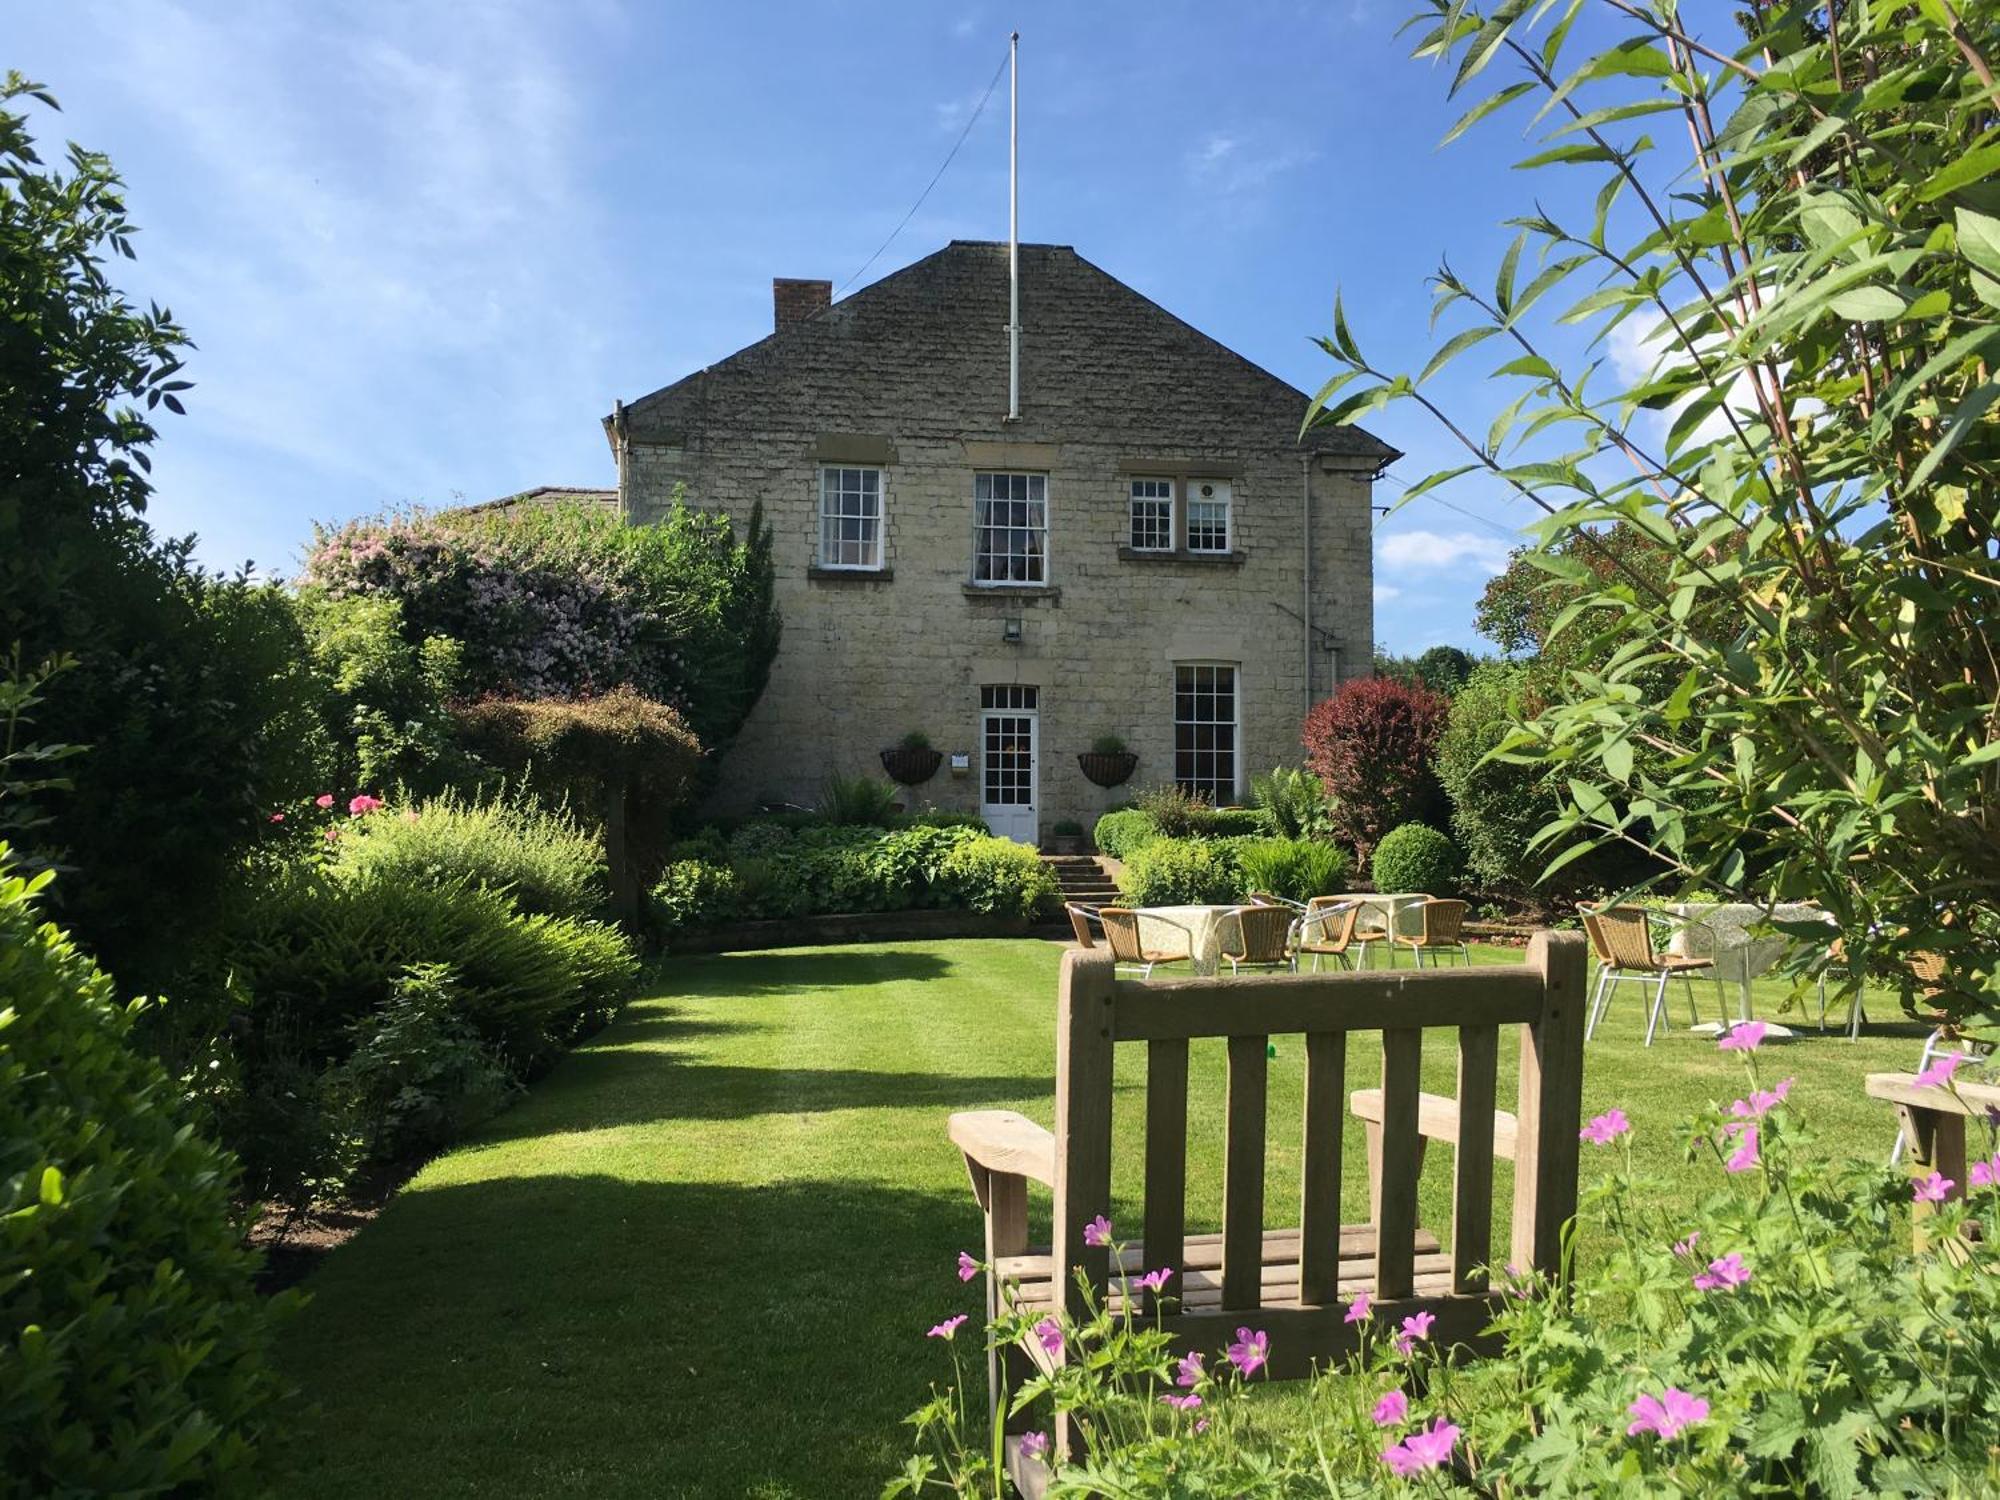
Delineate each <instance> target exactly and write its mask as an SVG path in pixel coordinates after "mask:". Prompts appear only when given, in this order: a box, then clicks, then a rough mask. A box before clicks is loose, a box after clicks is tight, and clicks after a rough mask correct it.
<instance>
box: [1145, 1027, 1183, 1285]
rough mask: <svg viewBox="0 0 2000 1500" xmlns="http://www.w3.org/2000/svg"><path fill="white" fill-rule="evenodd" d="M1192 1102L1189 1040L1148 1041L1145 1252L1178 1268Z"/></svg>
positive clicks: (1175, 1268) (1162, 1262) (1179, 1263)
mask: <svg viewBox="0 0 2000 1500" xmlns="http://www.w3.org/2000/svg"><path fill="white" fill-rule="evenodd" d="M1187 1100H1188V1044H1187V1041H1186V1039H1185V1038H1180V1037H1168V1038H1165V1039H1163V1040H1161V1041H1157V1042H1148V1043H1147V1044H1146V1198H1145V1203H1146V1210H1145V1213H1146V1241H1145V1243H1146V1253H1147V1254H1149V1255H1150V1256H1152V1257H1153V1264H1154V1265H1155V1266H1172V1267H1173V1268H1174V1270H1175V1271H1176V1272H1179V1270H1180V1268H1181V1265H1182V1263H1183V1259H1184V1251H1183V1246H1184V1245H1185V1244H1186V1237H1187ZM1149 1269H1150V1267H1149ZM1175 1290H1176V1291H1178V1290H1179V1288H1175Z"/></svg>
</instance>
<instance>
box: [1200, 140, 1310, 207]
mask: <svg viewBox="0 0 2000 1500" xmlns="http://www.w3.org/2000/svg"><path fill="white" fill-rule="evenodd" d="M1318 155H1319V153H1318V152H1316V151H1314V150H1312V149H1310V148H1309V147H1305V146H1291V145H1272V146H1260V145H1259V144H1258V143H1257V142H1254V141H1249V140H1246V139H1245V138H1244V137H1243V136H1241V135H1230V134H1227V133H1225V132H1222V131H1213V132H1211V133H1210V134H1208V135H1207V136H1204V137H1203V138H1202V139H1201V141H1200V142H1198V143H1197V144H1196V145H1195V147H1194V148H1193V149H1192V150H1191V151H1189V152H1188V154H1187V173H1188V180H1189V181H1190V182H1192V183H1193V184H1194V185H1195V186H1196V187H1199V188H1204V189H1206V190H1208V191H1211V192H1218V193H1249V192H1254V191H1256V190H1257V189H1259V188H1262V187H1264V186H1266V185H1267V184H1268V183H1270V182H1271V180H1272V179H1273V178H1276V177H1279V176H1282V175H1283V174H1284V173H1286V172H1289V171H1292V170H1294V169H1295V168H1298V167H1303V166H1305V165H1306V164H1307V163H1309V162H1311V161H1313V160H1315V159H1316V158H1317V157H1318Z"/></svg>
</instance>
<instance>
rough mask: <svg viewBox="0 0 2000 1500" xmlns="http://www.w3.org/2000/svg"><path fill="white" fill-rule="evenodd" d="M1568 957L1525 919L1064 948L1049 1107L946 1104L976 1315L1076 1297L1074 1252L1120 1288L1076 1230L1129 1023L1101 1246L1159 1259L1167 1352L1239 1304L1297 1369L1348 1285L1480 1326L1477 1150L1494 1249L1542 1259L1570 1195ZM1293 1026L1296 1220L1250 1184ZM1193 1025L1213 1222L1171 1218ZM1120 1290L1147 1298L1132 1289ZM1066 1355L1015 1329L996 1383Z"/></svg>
mask: <svg viewBox="0 0 2000 1500" xmlns="http://www.w3.org/2000/svg"><path fill="white" fill-rule="evenodd" d="M1585 968H1586V953H1585V948H1584V939H1583V936H1582V934H1580V933H1550V932H1544V933H1538V934H1537V935H1536V936H1535V938H1534V939H1533V941H1532V942H1531V943H1530V945H1529V948H1528V961H1527V963H1526V964H1525V965H1520V966H1511V965H1509V966H1499V967H1488V968H1467V969H1442V970H1440V969H1432V970H1422V971H1409V972H1401V973H1399V972H1395V971H1387V972H1367V971H1364V972H1360V973H1340V974H1335V973H1329V974H1291V975H1273V976H1269V977H1260V978H1254V979H1244V978H1232V979H1170V980H1154V981H1144V980H1132V979H1120V978H1117V977H1116V976H1115V974H1114V972H1113V967H1112V956H1111V954H1110V953H1108V952H1106V951H1104V950H1102V949H1091V950H1085V949H1081V948H1073V949H1071V950H1069V951H1068V952H1067V953H1065V954H1064V955H1063V967H1062V979H1061V985H1060V990H1059V994H1058V999H1057V1008H1056V1098H1055V1130H1054V1131H1053V1132H1051V1131H1048V1130H1044V1129H1043V1128H1042V1127H1040V1126H1039V1125H1037V1124H1035V1123H1034V1122H1033V1121H1030V1120H1028V1119H1026V1118H1025V1117H1024V1116H1021V1115H1019V1114H1016V1113H1014V1112H1012V1111H1004V1110H990V1111H979V1112H972V1113H964V1114H955V1115H953V1116H952V1117H951V1120H950V1127H949V1128H950V1135H951V1140H952V1142H953V1144H955V1145H956V1146H957V1147H958V1148H959V1150H960V1151H961V1152H962V1153H964V1156H965V1163H966V1168H967V1170H968V1172H969V1173H970V1174H971V1177H972V1188H973V1193H974V1195H975V1197H976V1198H977V1199H978V1202H979V1205H980V1207H981V1208H982V1209H983V1210H984V1211H985V1218H986V1260H987V1263H988V1265H989V1266H990V1267H992V1271H991V1273H990V1274H989V1277H988V1284H987V1309H988V1313H989V1315H991V1314H994V1313H997V1312H999V1311H1001V1310H1002V1309H1009V1308H1011V1309H1018V1310H1024V1311H1026V1310H1039V1309H1045V1308H1054V1307H1056V1306H1057V1305H1058V1303H1060V1304H1061V1305H1062V1306H1064V1307H1065V1308H1066V1309H1067V1310H1068V1311H1069V1313H1070V1315H1071V1316H1073V1317H1078V1318H1081V1317H1082V1316H1083V1315H1084V1298H1083V1292H1082V1290H1081V1289H1080V1288H1079V1287H1078V1286H1077V1285H1076V1283H1075V1280H1074V1278H1073V1276H1072V1274H1071V1272H1072V1269H1073V1268H1081V1270H1082V1272H1083V1274H1084V1276H1085V1277H1086V1278H1087V1279H1088V1280H1089V1282H1090V1283H1091V1285H1092V1287H1093V1289H1094V1291H1095V1292H1096V1294H1097V1295H1098V1296H1099V1297H1101V1298H1103V1299H1104V1300H1105V1301H1107V1302H1108V1303H1109V1304H1110V1305H1111V1306H1112V1307H1114V1308H1115V1307H1117V1306H1118V1305H1119V1299H1118V1295H1117V1289H1116V1287H1115V1285H1113V1284H1112V1280H1111V1278H1112V1271H1113V1268H1112V1265H1111V1251H1110V1250H1109V1249H1107V1248H1104V1247H1099V1246H1092V1245H1088V1244H1086V1243H1085V1242H1084V1229H1085V1226H1086V1225H1088V1224H1089V1223H1090V1222H1091V1221H1092V1220H1093V1219H1095V1218H1096V1217H1097V1216H1098V1215H1100V1214H1103V1215H1106V1216H1109V1215H1110V1213H1111V1198H1112V1182H1111V1176H1112V1171H1111V1165H1112V1137H1111V1099H1112V1072H1113V1062H1114V1057H1115V1054H1116V1051H1117V1049H1118V1047H1119V1046H1120V1045H1121V1044H1126V1043H1143V1044H1144V1046H1145V1048H1146V1076H1145V1099H1144V1117H1145V1147H1144V1169H1143V1174H1142V1175H1143V1184H1142V1186H1143V1197H1142V1202H1143V1212H1142V1223H1141V1225H1140V1226H1139V1227H1140V1230H1141V1233H1140V1234H1138V1235H1137V1236H1134V1235H1133V1234H1131V1232H1130V1230H1131V1226H1129V1225H1124V1226H1120V1235H1119V1237H1120V1238H1121V1239H1123V1240H1128V1241H1131V1242H1132V1243H1130V1244H1128V1245H1127V1246H1126V1249H1125V1251H1124V1255H1123V1258H1122V1260H1121V1262H1120V1266H1121V1268H1122V1269H1124V1270H1126V1271H1128V1272H1134V1273H1136V1272H1138V1271H1143V1270H1154V1269H1157V1268H1159V1267H1162V1266H1165V1267H1171V1268H1172V1269H1173V1271H1174V1276H1173V1278H1172V1280H1171V1281H1170V1282H1169V1283H1168V1290H1167V1292H1166V1294H1165V1295H1164V1297H1163V1298H1162V1299H1161V1300H1160V1303H1159V1308H1158V1310H1159V1311H1160V1312H1161V1314H1162V1326H1163V1327H1164V1328H1165V1329H1166V1331H1167V1332H1168V1333H1170V1334H1171V1335H1172V1336H1173V1338H1174V1340H1175V1344H1176V1346H1177V1348H1178V1349H1179V1350H1180V1351H1181V1352H1192V1351H1199V1352H1202V1353H1204V1354H1205V1355H1207V1356H1209V1357H1210V1358H1211V1359H1214V1358H1217V1357H1220V1354H1221V1352H1222V1351H1223V1350H1224V1349H1225V1348H1226V1347H1227V1346H1228V1344H1229V1343H1230V1341H1231V1339H1232V1338H1233V1336H1234V1333H1235V1330H1236V1328H1237V1327H1238V1326H1239V1325H1242V1324H1250V1325H1253V1326H1256V1327H1258V1328H1261V1329H1263V1330H1265V1331H1266V1332H1268V1334H1269V1335H1270V1362H1269V1366H1268V1371H1269V1374H1270V1376H1271V1377H1273V1378H1278V1379H1286V1378H1299V1377H1302V1376H1306V1375H1309V1374H1311V1373H1312V1370H1313V1368H1314V1367H1315V1365H1319V1366H1324V1365H1326V1364H1327V1363H1328V1362H1329V1361H1332V1360H1334V1359H1337V1358H1339V1357H1340V1356H1342V1355H1344V1354H1346V1353H1348V1352H1350V1351H1351V1350H1352V1349H1353V1348H1354V1346H1355V1329H1354V1328H1353V1327H1352V1326H1351V1325H1349V1324H1347V1323H1346V1322H1345V1321H1344V1318H1345V1310H1346V1304H1347V1303H1348V1302H1349V1301H1350V1300H1351V1299H1352V1298H1353V1297H1354V1296H1355V1294H1356V1293H1358V1292H1361V1291H1364V1290H1365V1291H1367V1292H1368V1293H1369V1294H1370V1295H1371V1297H1372V1298H1373V1299H1374V1301H1375V1306H1376V1317H1377V1319H1378V1320H1396V1319H1400V1318H1402V1317H1404V1316H1406V1315H1408V1314H1411V1313H1415V1312H1420V1311H1422V1312H1430V1313H1432V1314H1433V1315H1434V1316H1435V1317H1436V1320H1437V1321H1436V1324H1435V1325H1434V1329H1433V1334H1432V1336H1433V1337H1434V1338H1437V1339H1439V1340H1441V1341H1444V1342H1452V1341H1462V1342H1466V1343H1470V1344H1473V1345H1475V1346H1480V1345H1481V1344H1482V1343H1483V1340H1482V1335H1483V1334H1484V1331H1485V1328H1486V1325H1487V1323H1488V1321H1489V1319H1490V1316H1491V1312H1492V1307H1493V1302H1494V1298H1495V1296H1496V1294H1495V1293H1494V1292H1493V1291H1492V1290H1491V1289H1490V1287H1489V1285H1488V1282H1487V1277H1486V1273H1485V1269H1484V1268H1485V1266H1486V1264H1487V1263H1488V1261H1489V1260H1492V1259H1494V1256H1493V1245H1492V1241H1493V1219H1494V1215H1493V1197H1494V1194H1493V1163H1494V1160H1495V1158H1496V1157H1499V1156H1508V1157H1511V1158H1512V1159H1513V1160H1514V1163H1515V1173H1514V1202H1513V1213H1512V1228H1511V1255H1509V1256H1507V1257H1503V1258H1506V1259H1511V1260H1512V1261H1513V1263H1514V1264H1515V1265H1517V1266H1519V1267H1520V1268H1522V1269H1523V1270H1528V1269H1534V1270H1540V1271H1543V1272H1548V1273H1551V1274H1553V1273H1554V1272H1555V1271H1556V1270H1557V1269H1558V1267H1559V1264H1560V1260H1561V1246H1562V1234H1563V1228H1564V1225H1565V1224H1567V1222H1568V1221H1569V1219H1570V1217H1571V1216H1572V1214H1573V1213H1574V1212H1575V1208H1576V1173H1577V1151H1578V1146H1577V1129H1578V1126H1579V1125H1580V1124H1581V1118H1580V1115H1581V1087H1582V1071H1583V1023H1584V1001H1585V996H1584V973H1585ZM1503 1026H1519V1027H1520V1061H1519V1093H1518V1102H1519V1113H1518V1117H1517V1116H1512V1115H1506V1114H1502V1113H1500V1112H1498V1111H1496V1110H1495V1108H1494V1100H1495V1092H1496V1085H1497V1081H1498V1071H1499V1049H1500V1029H1501V1028H1502V1027H1503ZM1426 1031H1433V1032H1436V1031H1446V1032H1451V1033H1455V1035H1454V1037H1453V1042H1454V1044H1455V1050H1456V1055H1457V1060H1458V1096H1457V1099H1456V1100H1449V1099H1444V1098H1441V1097H1439V1096H1436V1095H1425V1094H1423V1093H1422V1092H1421V1091H1420V1089H1419V1087H1418V1079H1419V1072H1420V1067H1421V1063H1422V1049H1423V1040H1424V1033H1425V1032H1426ZM1371 1032H1372V1033H1377V1034H1379V1035H1380V1037H1381V1043H1382V1073H1381V1085H1380V1087H1379V1088H1377V1089H1367V1090H1362V1091H1359V1092H1357V1093H1356V1094H1355V1096H1354V1098H1353V1100H1352V1101H1349V1100H1348V1099H1347V1098H1346V1067H1347V1039H1348V1037H1349V1035H1351V1034H1354V1033H1364V1034H1365V1033H1371ZM1290 1033H1303V1034H1304V1037H1305V1044H1304V1056H1305V1109H1304V1120H1303V1124H1302V1131H1303V1147H1304V1149H1303V1163H1302V1165H1303V1173H1302V1182H1301V1185H1300V1193H1299V1202H1298V1208H1297V1211H1296V1216H1295V1217H1294V1218H1293V1219H1292V1222H1293V1224H1294V1225H1295V1227H1291V1228H1276V1229H1274V1228H1269V1227H1267V1226H1266V1223H1265V1218H1266V1214H1265V1201H1264V1177H1265V1114H1266V1109H1265V1105H1266V1082H1267V1052H1266V1047H1267V1044H1268V1041H1269V1039H1270V1038H1271V1037H1272V1036H1274V1035H1281V1034H1290ZM1196 1037H1220V1038H1225V1039H1226V1043H1227V1058H1228V1062H1227V1067H1228V1096H1227V1103H1226V1105H1225V1109H1224V1114H1225V1119H1224V1142H1223V1214H1222V1221H1223V1227H1222V1230H1221V1232H1220V1233H1213V1234H1190V1233H1188V1231H1187V1136H1188V1043H1189V1041H1190V1040H1192V1039H1194V1038H1196ZM1350 1102H1351V1104H1352V1107H1353V1108H1354V1110H1355V1112H1356V1113H1357V1114H1358V1115H1359V1116H1360V1117H1361V1118H1362V1119H1363V1121H1364V1122H1365V1123H1366V1124H1367V1126H1368V1129H1369V1134H1370V1136H1371V1147H1370V1156H1371V1170H1370V1176H1371V1181H1372V1182H1373V1183H1374V1184H1375V1188H1374V1191H1373V1193H1372V1194H1371V1196H1372V1197H1373V1198H1374V1200H1375V1201H1374V1202H1373V1203H1372V1204H1371V1207H1370V1213H1369V1221H1368V1222H1366V1223H1362V1224H1343V1223H1342V1221H1341V1173H1342V1149H1343V1140H1342V1134H1343V1131H1342V1126H1343V1122H1344V1120H1345V1118H1346V1110H1345V1109H1344V1108H1343V1105H1345V1104H1349V1103H1350ZM1427 1136H1429V1137H1434V1138H1436V1139H1440V1140H1445V1141H1449V1142H1450V1143H1451V1144H1452V1146H1453V1148H1454V1157H1455V1159H1454V1164H1453V1176H1452V1226H1451V1244H1450V1245H1449V1247H1445V1246H1442V1245H1440V1244H1439V1242H1438V1240H1437V1239H1436V1237H1435V1236H1433V1235H1431V1234H1429V1233H1427V1232H1425V1231H1422V1230H1420V1229H1419V1227H1418V1224H1417V1169H1418V1166H1419V1165H1420V1163H1421V1161H1422V1156H1423V1150H1424V1142H1425V1139H1426V1137H1427ZM1030 1182H1038V1183H1042V1184H1044V1185H1045V1186H1047V1187H1048V1188H1049V1189H1050V1191H1051V1193H1052V1194H1053V1200H1054V1201H1053V1206H1052V1223H1051V1226H1050V1228H1051V1233H1050V1242H1049V1243H1048V1245H1047V1246H1046V1247H1044V1248H1035V1247H1032V1246H1031V1245H1030V1235H1029V1225H1028V1192H1027V1185H1028V1183H1030ZM1134 1296H1135V1299H1137V1300H1139V1301H1141V1302H1143V1303H1144V1304H1145V1310H1146V1311H1148V1312H1151V1311H1153V1310H1155V1309H1154V1307H1153V1305H1152V1304H1153V1300H1154V1299H1152V1297H1151V1296H1150V1295H1149V1294H1146V1293H1143V1292H1135V1293H1134ZM1063 1357H1064V1356H1063V1355H1062V1354H1060V1353H1058V1354H1056V1355H1053V1356H1051V1355H1049V1354H1047V1353H1046V1352H1045V1351H1044V1350H1043V1349H1042V1347H1041V1345H1040V1343H1039V1341H1037V1340H1034V1339H1029V1340H1026V1341H1025V1342H1024V1345H1023V1346H1022V1347H1019V1348H1016V1349H1010V1350H1008V1351H1005V1353H1004V1356H1003V1355H1002V1354H1000V1353H998V1352H996V1354H995V1355H993V1356H992V1357H990V1358H989V1361H988V1378H989V1381H990V1382H991V1389H992V1398H993V1400H994V1401H996V1402H1002V1401H1004V1400H1005V1399H1006V1394H1005V1393H1006V1391H1008V1390H1010V1389H1013V1388H1015V1387H1017V1386H1018V1385H1019V1384H1020V1381H1021V1379H1022V1378H1024V1376H1025V1375H1026V1373H1027V1371H1028V1369H1029V1365H1028V1364H1027V1363H1026V1362H1027V1361H1034V1362H1036V1363H1039V1364H1041V1365H1042V1366H1043V1367H1044V1368H1047V1367H1049V1366H1050V1365H1052V1364H1053V1363H1054V1362H1057V1361H1060V1360H1061V1359H1062V1358H1063ZM1003 1358H1004V1361H1005V1364H1006V1368H1005V1369H1003V1368H1001V1365H1002V1361H1003ZM1027 1420H1028V1419H1027V1417H1026V1416H1025V1414H1023V1415H1020V1416H1013V1415H1010V1416H1008V1417H1007V1418H1006V1423H1007V1430H1008V1432H1009V1434H1010V1441H1009V1445H1008V1449H1009V1454H1010V1459H1009V1468H1010V1470H1012V1471H1014V1473H1015V1476H1016V1482H1017V1484H1020V1485H1021V1487H1022V1488H1023V1490H1024V1492H1027V1493H1039V1490H1040V1483H1039V1481H1040V1479H1041V1477H1042V1476H1041V1475H1040V1474H1039V1472H1037V1470H1038V1466H1035V1465H1032V1464H1025V1463H1023V1462H1022V1461H1021V1460H1020V1458H1019V1452H1018V1435H1019V1432H1020V1431H1022V1430H1024V1429H1025V1426H1026V1423H1027ZM1071 1420H1072V1419H1071V1418H1070V1417H1069V1416H1068V1415H1067V1414H1062V1413H1059V1414H1058V1415H1057V1417H1056V1440H1057V1442H1058V1443H1059V1444H1060V1445H1062V1446H1063V1448H1064V1450H1065V1451H1074V1450H1075V1448H1076V1442H1075V1438H1076V1434H1075V1433H1073V1432H1072V1431H1071V1430H1070V1426H1071Z"/></svg>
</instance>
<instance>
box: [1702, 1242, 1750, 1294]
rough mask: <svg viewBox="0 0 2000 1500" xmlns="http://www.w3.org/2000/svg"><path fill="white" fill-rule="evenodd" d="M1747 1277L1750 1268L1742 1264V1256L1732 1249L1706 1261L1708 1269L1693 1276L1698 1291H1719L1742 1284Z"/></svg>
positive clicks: (1748, 1277)
mask: <svg viewBox="0 0 2000 1500" xmlns="http://www.w3.org/2000/svg"><path fill="white" fill-rule="evenodd" d="M1749 1279H1750V1268H1749V1267H1748V1266H1746V1265H1744V1264H1743V1257H1742V1256H1740V1255H1738V1254H1737V1253H1736V1252H1735V1251H1733V1250H1732V1251H1730V1252H1729V1254H1727V1255H1725V1256H1723V1257H1722V1258H1721V1259H1720V1260H1712V1261H1710V1262H1709V1263H1708V1269H1707V1270H1706V1271H1703V1272H1702V1273H1701V1274H1700V1275H1699V1276H1697V1277H1695V1279H1694V1289H1695V1290H1696V1291H1698V1292H1720V1291H1725V1290H1727V1289H1729V1288H1730V1287H1738V1286H1742V1285H1743V1283H1744V1282H1746V1281H1748V1280H1749Z"/></svg>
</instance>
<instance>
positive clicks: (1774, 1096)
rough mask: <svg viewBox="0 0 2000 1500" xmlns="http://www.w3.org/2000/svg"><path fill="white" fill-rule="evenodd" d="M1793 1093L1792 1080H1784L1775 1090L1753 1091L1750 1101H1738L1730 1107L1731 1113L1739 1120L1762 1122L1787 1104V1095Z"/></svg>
mask: <svg viewBox="0 0 2000 1500" xmlns="http://www.w3.org/2000/svg"><path fill="white" fill-rule="evenodd" d="M1791 1091H1792V1080H1791V1079H1789V1078H1787V1079H1784V1080H1782V1081H1781V1082H1780V1083H1779V1084H1778V1086H1777V1087H1776V1088H1774V1089H1752V1090H1751V1091H1750V1097H1749V1098H1748V1099H1738V1100H1737V1101H1736V1102H1735V1103H1734V1104H1732V1105H1730V1106H1729V1112H1730V1113H1731V1114H1732V1115H1735V1116H1736V1117H1737V1118H1738V1119H1739V1120H1761V1119H1763V1118H1764V1116H1765V1115H1767V1114H1769V1113H1770V1112H1771V1111H1772V1110H1773V1109H1775V1108H1777V1107H1778V1106H1779V1105H1780V1104H1783V1103H1784V1102H1785V1095H1787V1094H1789V1093H1790V1092H1791Z"/></svg>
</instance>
